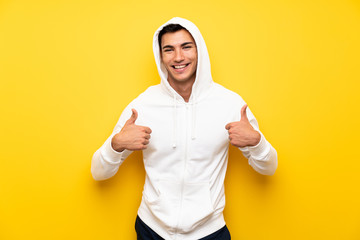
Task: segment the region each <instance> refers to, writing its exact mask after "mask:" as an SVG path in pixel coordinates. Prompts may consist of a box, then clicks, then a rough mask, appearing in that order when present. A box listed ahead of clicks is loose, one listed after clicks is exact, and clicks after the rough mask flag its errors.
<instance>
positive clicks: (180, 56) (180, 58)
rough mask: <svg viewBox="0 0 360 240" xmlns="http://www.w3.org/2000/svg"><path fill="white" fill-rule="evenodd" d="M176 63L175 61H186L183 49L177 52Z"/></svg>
mask: <svg viewBox="0 0 360 240" xmlns="http://www.w3.org/2000/svg"><path fill="white" fill-rule="evenodd" d="M174 61H175V62H182V61H184V54H183V52H182V50H181V49H177V50H175V57H174Z"/></svg>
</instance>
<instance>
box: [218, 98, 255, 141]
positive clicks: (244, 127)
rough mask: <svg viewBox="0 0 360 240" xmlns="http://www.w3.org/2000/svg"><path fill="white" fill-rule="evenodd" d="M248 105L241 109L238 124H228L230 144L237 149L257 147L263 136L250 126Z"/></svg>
mask: <svg viewBox="0 0 360 240" xmlns="http://www.w3.org/2000/svg"><path fill="white" fill-rule="evenodd" d="M246 108H247V104H245V105H244V106H243V107H242V109H241V119H240V121H238V122H231V123H228V124H226V126H225V128H226V130H228V133H229V140H230V143H231V144H232V145H233V146H235V147H248V146H255V145H257V144H258V143H259V142H260V139H261V135H260V133H259V132H258V131H256V130H255V129H254V128H253V127H252V126H251V124H250V122H249V119H248V118H247V116H246Z"/></svg>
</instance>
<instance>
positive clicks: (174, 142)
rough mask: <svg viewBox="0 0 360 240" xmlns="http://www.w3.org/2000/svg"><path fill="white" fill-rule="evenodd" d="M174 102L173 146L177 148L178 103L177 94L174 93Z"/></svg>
mask: <svg viewBox="0 0 360 240" xmlns="http://www.w3.org/2000/svg"><path fill="white" fill-rule="evenodd" d="M173 99H174V103H173V111H174V129H173V131H174V132H173V146H172V147H173V148H176V138H177V136H176V128H177V103H176V95H175V94H174V98H173Z"/></svg>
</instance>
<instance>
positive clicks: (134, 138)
mask: <svg viewBox="0 0 360 240" xmlns="http://www.w3.org/2000/svg"><path fill="white" fill-rule="evenodd" d="M131 111H132V115H131V117H130V118H129V119H128V120H127V121H126V123H125V125H124V127H123V128H122V129H121V131H120V132H119V133H117V134H115V135H114V137H113V138H112V140H111V146H112V148H113V149H114V150H115V151H117V152H122V151H124V150H125V149H127V150H131V151H134V150H143V149H146V147H147V145H148V144H149V139H150V133H151V129H150V128H148V127H144V126H139V125H136V124H135V121H136V119H137V117H138V113H137V111H136V110H135V109H131Z"/></svg>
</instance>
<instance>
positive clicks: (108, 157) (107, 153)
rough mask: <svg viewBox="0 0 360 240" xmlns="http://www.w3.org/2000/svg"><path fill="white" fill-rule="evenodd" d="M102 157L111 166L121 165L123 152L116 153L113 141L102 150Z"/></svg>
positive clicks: (108, 142)
mask: <svg viewBox="0 0 360 240" xmlns="http://www.w3.org/2000/svg"><path fill="white" fill-rule="evenodd" d="M101 155H102V156H103V159H104V160H105V162H107V163H110V164H119V163H120V162H121V157H122V155H123V152H117V151H115V150H114V149H113V148H112V146H111V139H110V141H107V142H106V143H105V146H104V148H103V149H102V150H101Z"/></svg>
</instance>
